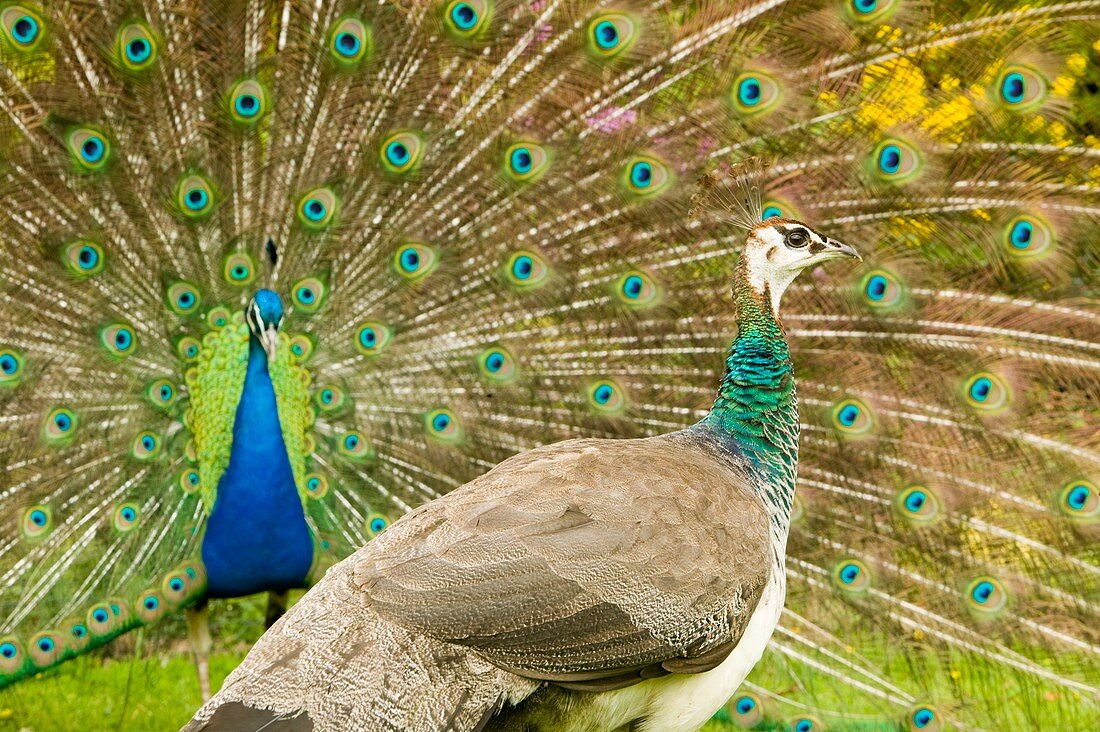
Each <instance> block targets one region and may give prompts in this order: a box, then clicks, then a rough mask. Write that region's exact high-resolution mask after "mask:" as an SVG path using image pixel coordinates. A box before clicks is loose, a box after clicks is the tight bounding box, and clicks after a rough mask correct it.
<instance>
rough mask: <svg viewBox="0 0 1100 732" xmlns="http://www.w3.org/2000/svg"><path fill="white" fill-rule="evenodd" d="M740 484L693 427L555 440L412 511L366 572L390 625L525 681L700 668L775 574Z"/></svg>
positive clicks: (756, 513) (630, 676)
mask: <svg viewBox="0 0 1100 732" xmlns="http://www.w3.org/2000/svg"><path fill="white" fill-rule="evenodd" d="M746 485H747V483H746V481H745V479H744V476H743V475H742V474H739V471H737V470H736V469H734V468H732V467H731V466H730V465H727V464H724V463H721V462H718V461H717V460H716V459H714V458H712V457H710V456H709V455H708V454H707V453H705V452H704V451H702V450H700V449H699V447H698V446H697V445H695V444H693V443H692V442H691V438H690V437H689V436H686V435H683V434H679V435H673V436H664V437H658V438H650V439H644V440H573V441H569V442H564V443H559V444H557V445H551V446H549V447H544V448H540V449H538V450H533V451H531V452H528V453H525V454H523V455H519V456H517V457H515V458H513V459H511V460H507V461H505V462H504V463H501V464H500V465H499V466H497V467H496V468H494V469H493V470H492V471H490V472H489V473H487V474H486V475H484V476H482V477H481V478H478V479H477V480H475V481H472V482H471V483H469V484H467V485H466V486H464V487H463V488H461V489H459V490H457V491H455V492H453V493H452V494H450V495H448V496H446V497H445V498H443V499H442V500H440V501H436V502H434V503H433V504H431V505H428V506H425V507H424V508H422V509H421V510H419V511H416V512H414V513H413V514H410V515H409V516H407V517H406V518H405V519H403V520H402V521H400V522H398V523H397V524H395V525H394V526H393V527H391V529H390V530H389V531H387V532H386V534H384V535H383V536H381V537H379V539H377V540H375V542H374V543H372V545H371V547H373V551H372V550H371V547H368V549H367V550H366V551H365V552H363V554H364V556H363V557H362V558H361V560H360V563H359V565H358V566H357V568H356V578H357V581H359V582H361V583H362V586H363V590H364V594H365V596H366V597H368V598H369V599H368V600H367V601H368V603H369V605H370V607H371V608H372V609H373V610H374V611H375V612H377V613H378V614H379V615H380V616H381V617H383V618H384V619H386V620H389V621H391V622H394V623H396V624H398V625H401V626H403V627H405V628H408V629H410V630H414V631H417V632H421V633H424V634H426V635H428V636H430V637H433V638H436V639H438V640H443V641H447V642H450V643H456V644H459V645H463V646H467V647H470V648H474V649H476V650H477V651H479V652H480V653H482V654H484V655H485V656H486V657H488V658H489V659H491V660H492V661H493V662H494V663H497V664H498V665H500V666H501V667H502V668H505V669H508V670H510V671H513V672H514V673H517V674H520V675H524V676H527V677H529V678H538V679H546V680H553V681H558V682H568V683H579V684H581V685H582V686H585V685H586V682H590V683H595V684H597V685H599V684H601V683H602V684H608V683H611V684H615V685H623V686H625V685H629V683H634V682H636V681H640V680H642V679H643V678H645V677H648V676H652V675H654V674H661V673H665V672H668V671H675V672H681V673H694V672H700V671H704V670H707V669H709V668H713V667H714V666H715V665H717V664H718V663H720V662H721V661H722V659H724V658H725V657H726V656H727V655H728V654H729V652H730V650H732V648H733V647H734V646H735V645H736V642H737V640H738V639H739V638H740V635H741V632H742V631H743V629H744V626H745V624H746V623H747V622H748V619H749V617H750V616H751V614H752V611H753V609H754V608H755V607H756V603H757V601H758V600H759V598H760V595H761V593H762V592H763V589H764V586H765V585H766V583H767V580H768V577H769V575H770V572H771V568H772V561H773V557H772V549H771V546H770V540H769V534H768V530H767V527H768V520H767V514H766V512H765V509H764V507H763V505H762V503H761V502H760V500H759V498H757V497H756V496H755V494H753V493H752V492H751V491H750V490H749V489H748V488H747V487H746ZM662 664H664V665H662Z"/></svg>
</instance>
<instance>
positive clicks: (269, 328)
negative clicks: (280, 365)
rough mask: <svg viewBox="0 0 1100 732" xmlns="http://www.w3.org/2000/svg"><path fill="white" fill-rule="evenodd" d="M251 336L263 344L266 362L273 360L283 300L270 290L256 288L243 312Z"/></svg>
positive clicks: (281, 320)
mask: <svg viewBox="0 0 1100 732" xmlns="http://www.w3.org/2000/svg"><path fill="white" fill-rule="evenodd" d="M244 317H245V320H247V321H248V329H249V330H251V331H252V336H253V337H254V338H255V339H256V340H257V341H259V342H260V345H261V346H263V348H264V352H265V353H267V360H268V363H270V362H272V361H274V360H275V349H276V348H277V347H278V345H279V326H281V325H282V324H283V301H282V300H280V299H279V296H278V295H276V294H275V293H274V292H272V291H271V290H257V291H256V294H255V295H253V296H252V299H251V300H249V301H248V308H247V309H246V310H245V314H244Z"/></svg>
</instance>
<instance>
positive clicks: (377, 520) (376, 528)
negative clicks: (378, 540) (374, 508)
mask: <svg viewBox="0 0 1100 732" xmlns="http://www.w3.org/2000/svg"><path fill="white" fill-rule="evenodd" d="M384 528H386V519H384V518H382V517H381V516H375V517H374V518H373V519H371V521H370V530H371V531H372V532H374V533H376V534H377V533H379V532H381V531H382V530H383V529H384Z"/></svg>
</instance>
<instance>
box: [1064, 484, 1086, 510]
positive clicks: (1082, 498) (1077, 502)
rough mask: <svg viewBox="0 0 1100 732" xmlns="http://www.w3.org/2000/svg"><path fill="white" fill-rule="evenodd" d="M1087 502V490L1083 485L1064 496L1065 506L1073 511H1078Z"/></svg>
mask: <svg viewBox="0 0 1100 732" xmlns="http://www.w3.org/2000/svg"><path fill="white" fill-rule="evenodd" d="M1088 500H1089V489H1088V488H1086V487H1085V486H1083V485H1079V486H1076V487H1075V488H1073V490H1071V491H1070V492H1069V494H1068V495H1067V496H1066V505H1068V506H1069V507H1070V508H1072V509H1074V510H1075V511H1080V510H1081V509H1083V508H1084V507H1085V504H1086V503H1088Z"/></svg>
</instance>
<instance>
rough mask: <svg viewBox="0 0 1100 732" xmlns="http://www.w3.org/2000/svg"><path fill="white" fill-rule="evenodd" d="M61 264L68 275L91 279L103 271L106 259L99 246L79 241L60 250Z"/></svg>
mask: <svg viewBox="0 0 1100 732" xmlns="http://www.w3.org/2000/svg"><path fill="white" fill-rule="evenodd" d="M61 262H62V264H64V265H65V268H66V269H67V270H68V271H69V273H70V274H72V275H75V276H77V277H91V276H92V275H97V274H99V273H100V272H102V271H103V267H104V265H105V264H106V258H105V257H104V256H103V247H101V246H100V245H99V244H97V243H96V242H93V241H88V240H87V239H80V240H77V241H71V242H69V243H68V244H66V245H65V246H63V247H62V248H61Z"/></svg>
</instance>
